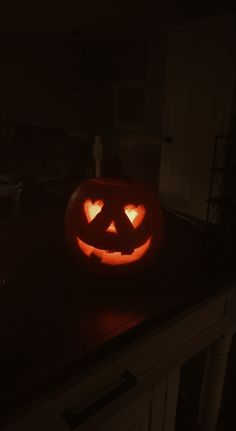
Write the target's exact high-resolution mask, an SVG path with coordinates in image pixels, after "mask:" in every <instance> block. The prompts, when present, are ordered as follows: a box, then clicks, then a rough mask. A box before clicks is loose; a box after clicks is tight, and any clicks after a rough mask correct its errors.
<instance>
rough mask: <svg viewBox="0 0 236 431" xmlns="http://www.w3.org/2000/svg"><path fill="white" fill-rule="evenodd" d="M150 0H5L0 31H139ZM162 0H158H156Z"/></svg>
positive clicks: (104, 34) (93, 34) (89, 34)
mask: <svg viewBox="0 0 236 431" xmlns="http://www.w3.org/2000/svg"><path fill="white" fill-rule="evenodd" d="M152 1H153V0H77V1H76V0H64V1H63V2H62V1H61V2H60V1H56V0H7V1H5V2H2V3H1V6H0V31H2V32H9V31H10V32H24V33H40V34H48V33H49V34H58V33H63V34H65V33H68V34H69V33H70V32H77V31H78V32H80V35H81V38H101V39H107V38H113V37H114V38H116V37H120V36H122V34H127V33H134V34H137V33H141V34H142V33H143V32H145V31H146V29H147V27H148V21H149V18H150V8H151V4H152ZM159 1H162V0H159Z"/></svg>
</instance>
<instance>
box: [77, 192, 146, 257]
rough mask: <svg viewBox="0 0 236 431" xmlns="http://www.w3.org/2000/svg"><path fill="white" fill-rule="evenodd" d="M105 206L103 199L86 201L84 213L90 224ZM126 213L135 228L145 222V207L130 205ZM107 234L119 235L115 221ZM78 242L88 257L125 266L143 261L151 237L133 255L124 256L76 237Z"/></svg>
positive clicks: (126, 208)
mask: <svg viewBox="0 0 236 431" xmlns="http://www.w3.org/2000/svg"><path fill="white" fill-rule="evenodd" d="M103 205H104V201H103V200H102V199H100V200H96V201H95V202H92V201H91V200H90V199H86V201H85V202H84V212H85V215H86V218H87V220H88V223H90V222H91V221H92V220H93V219H94V218H95V217H96V216H97V215H98V214H99V213H100V212H101V211H102V208H103ZM124 212H125V214H126V216H127V217H128V219H129V220H130V222H131V223H132V225H133V227H134V228H137V227H138V226H139V225H140V224H141V222H142V221H143V219H144V217H145V213H146V210H145V207H144V206H143V205H138V206H135V205H132V204H128V205H125V207H124ZM106 232H111V233H114V234H117V229H116V225H115V222H114V221H112V222H111V223H110V225H109V226H108V228H107V229H106ZM76 240H77V245H78V246H79V248H80V249H81V250H82V252H83V253H84V254H85V255H86V256H88V257H91V256H92V255H95V256H97V257H98V258H99V259H100V261H101V263H104V264H107V265H125V264H128V263H132V262H135V261H136V260H139V259H141V257H143V256H144V254H145V253H146V252H147V250H148V249H149V247H150V244H151V237H149V238H148V239H147V241H146V242H145V243H144V244H143V245H141V246H140V247H138V248H136V249H134V250H133V252H132V253H130V254H122V253H121V252H119V251H117V252H109V251H107V250H102V249H99V248H96V247H93V246H92V245H89V244H87V243H85V242H84V241H82V240H81V239H80V238H79V237H76Z"/></svg>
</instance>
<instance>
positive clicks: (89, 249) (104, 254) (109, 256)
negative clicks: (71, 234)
mask: <svg viewBox="0 0 236 431" xmlns="http://www.w3.org/2000/svg"><path fill="white" fill-rule="evenodd" d="M76 239H77V244H78V246H79V248H80V249H81V250H82V252H83V253H84V254H85V255H86V256H88V257H91V255H95V256H97V257H98V258H99V259H100V260H101V263H104V264H106V265H125V264H128V263H132V262H135V261H136V260H139V259H141V257H143V256H144V255H145V253H146V252H147V250H148V249H149V247H150V245H151V237H150V238H148V239H147V241H146V242H145V243H144V244H143V245H141V246H140V247H138V248H135V249H134V251H133V252H132V253H131V254H121V252H119V251H115V252H109V251H106V250H101V249H100V248H96V247H93V246H92V245H89V244H86V243H85V242H84V241H82V240H81V239H80V238H79V237H76Z"/></svg>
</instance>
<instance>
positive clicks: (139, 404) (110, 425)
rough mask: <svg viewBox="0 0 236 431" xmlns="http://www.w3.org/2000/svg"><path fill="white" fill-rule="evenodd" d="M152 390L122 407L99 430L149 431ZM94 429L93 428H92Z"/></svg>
mask: <svg viewBox="0 0 236 431" xmlns="http://www.w3.org/2000/svg"><path fill="white" fill-rule="evenodd" d="M151 397H152V391H148V392H146V393H145V394H144V395H143V396H141V397H140V398H139V399H138V400H136V401H133V402H132V403H130V404H129V405H127V406H126V407H124V408H122V409H121V410H120V411H119V412H118V413H117V414H115V415H114V416H112V417H111V419H109V420H108V421H106V422H105V423H104V424H103V425H101V427H99V428H98V431H121V430H122V431H148V430H149V427H150V412H151V399H152V398H151ZM91 431H92V428H91Z"/></svg>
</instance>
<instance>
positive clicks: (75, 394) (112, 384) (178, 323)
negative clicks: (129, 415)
mask: <svg viewBox="0 0 236 431" xmlns="http://www.w3.org/2000/svg"><path fill="white" fill-rule="evenodd" d="M226 299H227V295H224V296H222V297H220V298H216V299H215V300H213V301H212V302H210V303H208V304H206V305H204V306H202V307H199V308H198V309H196V310H192V311H191V312H189V313H187V314H186V315H183V316H181V317H179V318H178V319H176V320H175V321H173V322H170V323H169V324H168V325H166V327H165V328H162V329H161V330H159V331H158V330H157V331H153V332H152V333H149V334H147V335H145V336H143V337H142V338H140V339H139V340H137V341H136V342H134V343H132V345H130V346H129V347H128V348H126V349H123V351H122V353H120V354H119V355H117V356H114V357H113V358H108V359H107V361H104V362H103V363H102V364H100V365H99V366H98V367H97V368H96V370H92V371H90V373H89V374H87V375H84V376H83V378H80V380H79V381H74V382H73V384H71V385H70V386H67V387H64V388H61V392H60V393H57V394H55V393H54V394H53V395H52V397H51V400H48V401H47V402H46V404H45V405H44V406H42V407H41V408H38V409H37V410H36V411H34V412H32V413H30V414H29V415H28V416H27V417H25V418H24V419H23V418H22V421H20V422H18V423H14V424H12V425H11V427H9V428H8V429H6V431H32V429H33V430H34V431H42V430H43V431H47V430H48V431H61V430H63V431H64V430H69V427H68V426H67V422H68V421H66V420H65V414H64V415H63V412H65V411H67V412H68V409H69V411H71V412H72V416H73V412H74V413H75V415H76V414H77V413H78V412H80V411H81V410H82V411H83V410H85V409H86V408H87V407H88V406H91V405H94V403H96V401H97V400H101V399H104V396H106V394H111V393H112V394H113V395H114V390H115V391H116V390H117V388H120V389H119V390H118V396H116V397H113V398H112V399H111V400H109V402H108V403H107V406H106V404H104V403H103V405H102V408H101V409H98V411H97V412H96V414H95V416H96V418H98V420H100V421H101V422H105V421H106V419H108V416H112V415H115V414H117V412H118V411H119V410H120V409H121V408H123V407H124V406H125V405H126V404H128V403H130V402H132V400H134V399H137V398H138V397H139V396H141V394H142V393H143V392H145V391H147V390H148V389H149V388H151V387H152V386H153V385H154V384H157V383H158V379H159V378H157V381H153V376H152V377H149V378H148V376H149V374H150V375H151V371H152V370H153V368H154V367H156V368H158V367H160V364H163V363H165V361H166V358H168V357H170V356H171V355H174V353H175V352H176V351H179V350H181V349H183V348H184V346H186V345H187V344H188V343H191V342H192V340H194V339H195V338H197V337H199V336H201V335H202V334H203V333H205V332H207V331H208V330H209V328H211V327H213V326H214V325H216V324H217V323H219V322H221V321H222V322H223V321H224V319H225V315H224V309H225V301H226ZM199 350H200V348H199ZM179 365H181V364H179ZM158 369H159V368H158ZM126 370H129V372H130V373H131V375H132V376H133V384H131V383H132V382H131V381H129V382H128V383H127V385H125V384H124V379H125V378H126V377H127V374H126V377H125V375H124V372H125V371H126ZM170 371H171V370H168V372H170ZM163 377H165V376H163V375H162V376H161V378H163ZM135 379H137V382H135ZM128 380H129V379H128ZM131 380H132V379H131ZM129 383H130V384H129ZM122 385H123V386H122ZM95 410H96V409H95ZM67 418H68V417H67ZM85 422H87V420H86V421H84V422H83V421H82V422H81V425H80V427H82V426H83V428H84V427H85V429H86V426H87V425H86V424H85ZM80 427H79V429H80Z"/></svg>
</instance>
